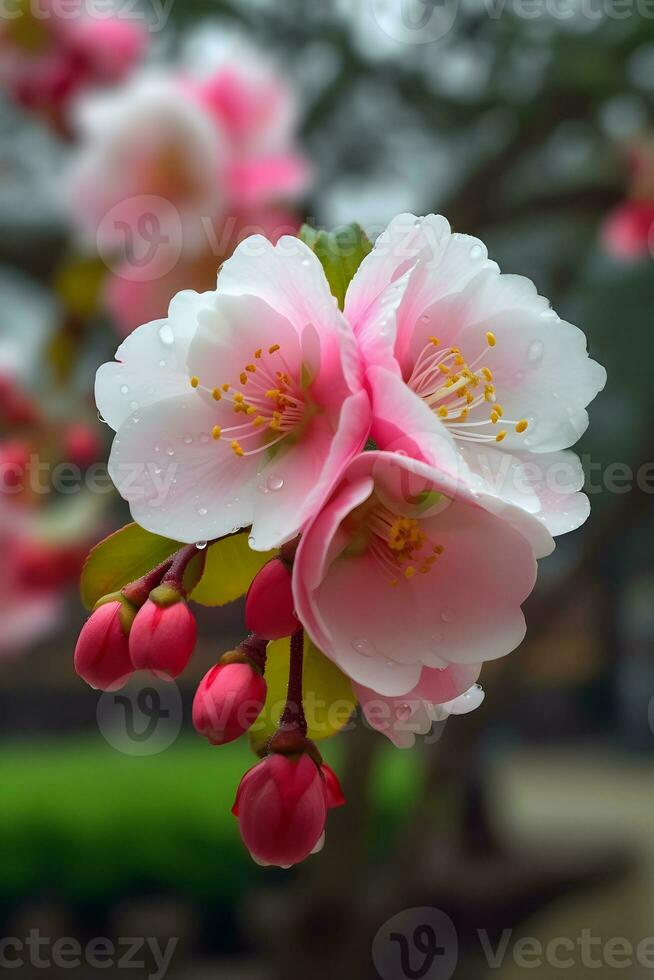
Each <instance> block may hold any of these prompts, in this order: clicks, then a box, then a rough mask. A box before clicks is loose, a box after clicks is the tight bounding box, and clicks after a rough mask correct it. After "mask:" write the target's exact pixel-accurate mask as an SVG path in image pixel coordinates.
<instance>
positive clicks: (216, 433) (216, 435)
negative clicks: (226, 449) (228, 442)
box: [211, 425, 223, 439]
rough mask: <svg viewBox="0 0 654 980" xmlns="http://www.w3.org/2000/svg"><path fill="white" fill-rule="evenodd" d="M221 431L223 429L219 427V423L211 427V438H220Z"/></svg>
mask: <svg viewBox="0 0 654 980" xmlns="http://www.w3.org/2000/svg"><path fill="white" fill-rule="evenodd" d="M222 431H223V430H222V429H221V428H220V426H219V425H214V427H213V429H212V430H211V436H212V438H213V439H220V437H221V435H222Z"/></svg>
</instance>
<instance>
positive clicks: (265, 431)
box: [191, 344, 311, 457]
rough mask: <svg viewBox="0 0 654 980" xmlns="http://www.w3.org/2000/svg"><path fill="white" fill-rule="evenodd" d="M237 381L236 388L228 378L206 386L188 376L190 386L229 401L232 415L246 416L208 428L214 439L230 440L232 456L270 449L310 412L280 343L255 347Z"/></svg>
mask: <svg viewBox="0 0 654 980" xmlns="http://www.w3.org/2000/svg"><path fill="white" fill-rule="evenodd" d="M239 382H240V384H239V387H238V388H236V387H234V385H232V384H231V383H230V382H229V381H225V382H224V383H223V384H222V385H220V386H219V387H218V388H206V387H204V386H203V385H201V384H200V379H199V378H198V377H196V376H195V375H194V376H193V377H192V378H191V387H192V388H201V389H202V390H204V391H209V392H210V393H211V396H212V398H213V399H214V401H217V402H220V401H228V402H230V403H231V405H232V410H233V412H234V414H235V415H243V416H245V418H244V420H243V421H242V422H240V423H238V424H235V425H230V426H220V425H215V426H214V427H213V429H212V430H211V435H212V438H213V439H215V440H216V441H220V440H226V441H228V442H229V444H230V447H231V449H232V452H233V453H234V455H235V456H241V457H242V456H253V455H255V453H260V452H262V451H263V450H266V449H270V448H271V447H272V446H274V445H276V444H277V443H279V442H281V441H282V439H285V438H286V437H287V436H290V435H291V434H293V433H298V431H299V430H301V427H302V425H303V424H304V423H306V421H307V419H308V417H309V415H310V414H311V413H310V412H309V408H310V406H309V405H308V402H307V400H306V392H305V391H303V389H302V386H301V384H300V383H299V381H298V380H297V379H296V377H295V376H294V374H293V372H292V371H291V369H290V368H289V366H288V364H287V363H286V360H285V358H284V356H283V354H282V352H281V347H280V345H279V344H272V345H271V346H270V347H269V348H268V349H267V351H264V350H263V348H261V347H260V348H259V349H258V350H256V351H255V352H254V356H253V358H252V362H251V363H250V364H245V365H244V367H243V370H242V371H241V373H240V376H239ZM242 389H244V390H242Z"/></svg>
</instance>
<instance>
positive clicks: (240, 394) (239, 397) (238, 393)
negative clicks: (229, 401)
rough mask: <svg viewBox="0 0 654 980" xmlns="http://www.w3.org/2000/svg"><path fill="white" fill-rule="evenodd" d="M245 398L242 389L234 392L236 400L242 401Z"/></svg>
mask: <svg viewBox="0 0 654 980" xmlns="http://www.w3.org/2000/svg"><path fill="white" fill-rule="evenodd" d="M244 400H245V395H244V394H243V392H242V391H235V392H234V401H235V402H242V401H244Z"/></svg>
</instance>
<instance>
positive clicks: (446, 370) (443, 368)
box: [438, 364, 450, 374]
mask: <svg viewBox="0 0 654 980" xmlns="http://www.w3.org/2000/svg"><path fill="white" fill-rule="evenodd" d="M438 370H439V371H442V372H443V374H449V373H450V369H449V368H448V366H447V364H439V365H438Z"/></svg>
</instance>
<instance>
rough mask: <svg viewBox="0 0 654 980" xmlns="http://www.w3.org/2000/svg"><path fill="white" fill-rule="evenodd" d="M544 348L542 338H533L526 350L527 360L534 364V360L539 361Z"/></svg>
mask: <svg viewBox="0 0 654 980" xmlns="http://www.w3.org/2000/svg"><path fill="white" fill-rule="evenodd" d="M544 350H545V345H544V344H543V341H542V340H534V341H533V342H532V343H531V344H530V345H529V350H528V351H527V360H528V361H531V363H532V364H535V363H536V361H540V359H541V357H542V356H543V351H544Z"/></svg>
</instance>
